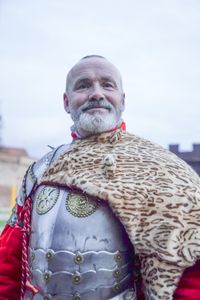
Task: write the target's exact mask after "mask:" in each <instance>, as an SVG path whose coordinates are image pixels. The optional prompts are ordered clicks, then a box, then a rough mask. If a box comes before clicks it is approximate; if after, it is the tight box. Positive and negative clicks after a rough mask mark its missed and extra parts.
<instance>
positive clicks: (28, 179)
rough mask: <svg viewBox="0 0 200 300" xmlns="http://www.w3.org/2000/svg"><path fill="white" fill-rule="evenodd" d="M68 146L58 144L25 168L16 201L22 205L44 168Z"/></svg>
mask: <svg viewBox="0 0 200 300" xmlns="http://www.w3.org/2000/svg"><path fill="white" fill-rule="evenodd" d="M68 147H69V145H60V146H58V147H55V148H52V149H51V151H49V152H48V153H46V154H45V155H44V156H43V157H42V158H40V159H39V160H38V161H35V162H33V163H32V164H31V165H30V166H29V168H28V169H27V171H26V173H25V175H24V179H23V182H22V186H21V189H20V191H19V194H18V197H17V199H16V202H17V204H18V205H20V206H22V205H23V204H24V201H25V199H26V198H27V197H29V195H30V194H31V192H32V190H33V188H34V186H36V184H37V183H38V181H39V179H40V178H41V177H42V175H43V173H44V172H45V170H46V169H47V168H48V167H49V166H50V165H51V164H52V163H53V162H54V161H55V160H56V159H58V158H59V157H60V155H62V154H63V152H64V151H65V150H66V149H67V148H68Z"/></svg>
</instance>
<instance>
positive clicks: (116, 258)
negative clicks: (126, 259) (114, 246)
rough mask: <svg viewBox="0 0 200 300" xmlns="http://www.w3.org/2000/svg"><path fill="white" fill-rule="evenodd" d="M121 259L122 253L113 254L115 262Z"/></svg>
mask: <svg viewBox="0 0 200 300" xmlns="http://www.w3.org/2000/svg"><path fill="white" fill-rule="evenodd" d="M121 260H122V255H121V254H120V253H117V254H116V255H115V261H116V262H121Z"/></svg>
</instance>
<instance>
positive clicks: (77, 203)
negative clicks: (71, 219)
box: [66, 193, 99, 218]
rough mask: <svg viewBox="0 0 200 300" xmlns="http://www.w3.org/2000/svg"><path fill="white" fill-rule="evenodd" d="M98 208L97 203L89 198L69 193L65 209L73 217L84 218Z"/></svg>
mask: <svg viewBox="0 0 200 300" xmlns="http://www.w3.org/2000/svg"><path fill="white" fill-rule="evenodd" d="M98 206H99V202H98V201H96V200H94V199H91V198H90V197H89V196H87V195H84V194H78V193H69V194H68V195H67V200H66V208H67V210H68V211H69V212H70V214H72V215H73V216H75V217H78V218H85V217H88V216H90V215H91V214H93V213H94V212H95V211H96V210H97V208H98Z"/></svg>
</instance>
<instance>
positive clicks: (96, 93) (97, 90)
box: [89, 84, 104, 100]
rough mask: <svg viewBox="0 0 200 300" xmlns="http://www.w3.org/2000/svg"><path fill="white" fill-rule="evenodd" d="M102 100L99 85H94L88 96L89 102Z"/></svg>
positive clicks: (102, 96)
mask: <svg viewBox="0 0 200 300" xmlns="http://www.w3.org/2000/svg"><path fill="white" fill-rule="evenodd" d="M93 99H94V100H103V99H104V94H103V90H102V88H101V86H100V85H99V84H95V85H94V86H93V87H92V89H91V93H90V95H89V100H93Z"/></svg>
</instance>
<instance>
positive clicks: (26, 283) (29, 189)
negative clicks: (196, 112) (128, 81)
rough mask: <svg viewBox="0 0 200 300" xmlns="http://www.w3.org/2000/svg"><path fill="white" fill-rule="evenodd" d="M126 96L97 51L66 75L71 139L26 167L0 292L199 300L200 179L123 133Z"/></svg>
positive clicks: (1, 245)
mask: <svg viewBox="0 0 200 300" xmlns="http://www.w3.org/2000/svg"><path fill="white" fill-rule="evenodd" d="M124 100H125V95H124V92H123V86H122V80H121V75H120V73H119V71H118V70H117V69H116V67H115V66H114V65H113V64H111V63H110V62H109V61H107V60H106V59H105V58H103V57H101V56H97V55H92V56H87V57H84V58H83V59H81V60H80V61H79V62H78V63H77V64H76V65H75V66H74V67H73V68H72V69H71V70H70V72H69V73H68V76H67V81H66V91H65V93H64V106H65V110H66V111H67V112H68V113H69V114H70V115H71V118H72V120H73V122H74V125H73V128H72V137H73V142H72V143H71V144H70V145H68V146H66V145H62V146H60V147H58V148H57V149H54V150H53V151H52V152H50V153H49V154H47V155H46V156H45V157H44V158H43V159H41V160H40V161H39V162H37V163H35V164H33V165H32V166H31V167H30V168H29V169H28V171H27V174H26V175H25V178H24V182H23V185H22V189H21V192H20V194H19V196H18V198H17V201H16V202H17V203H16V207H15V209H14V212H13V215H12V216H11V218H10V220H9V221H8V224H7V226H6V227H5V229H4V231H3V233H2V236H1V239H0V300H3V299H4V300H7V299H14V300H15V299H34V300H39V299H59V300H64V299H74V300H75V299H76V300H78V299H82V300H83V299H84V300H91V299H96V300H100V299H113V300H120V299H139V300H140V299H143V296H144V298H145V299H150V300H158V299H162V300H168V299H183V300H186V299H192V298H193V299H196V300H198V299H200V296H199V294H200V288H199V286H200V285H199V282H200V280H199V277H200V276H199V270H198V259H199V256H200V233H199V226H200V214H199V212H200V181H199V177H198V176H197V175H196V174H195V173H194V172H193V171H192V170H191V168H190V167H189V166H187V165H186V164H185V163H184V162H183V161H181V160H180V159H178V158H177V157H175V155H174V154H172V153H169V152H168V151H166V150H164V149H162V148H161V147H160V146H158V145H154V144H153V143H151V142H149V141H146V140H144V139H141V138H139V137H136V136H134V135H132V134H130V133H128V132H127V131H126V129H125V123H124V122H123V121H122V119H121V115H122V112H123V110H124ZM196 262H197V263H196ZM195 263H196V264H195ZM140 272H141V276H140ZM181 276H182V278H181ZM180 278H181V280H180ZM191 278H192V284H191ZM178 284H179V286H178ZM177 286H178V288H177Z"/></svg>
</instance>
